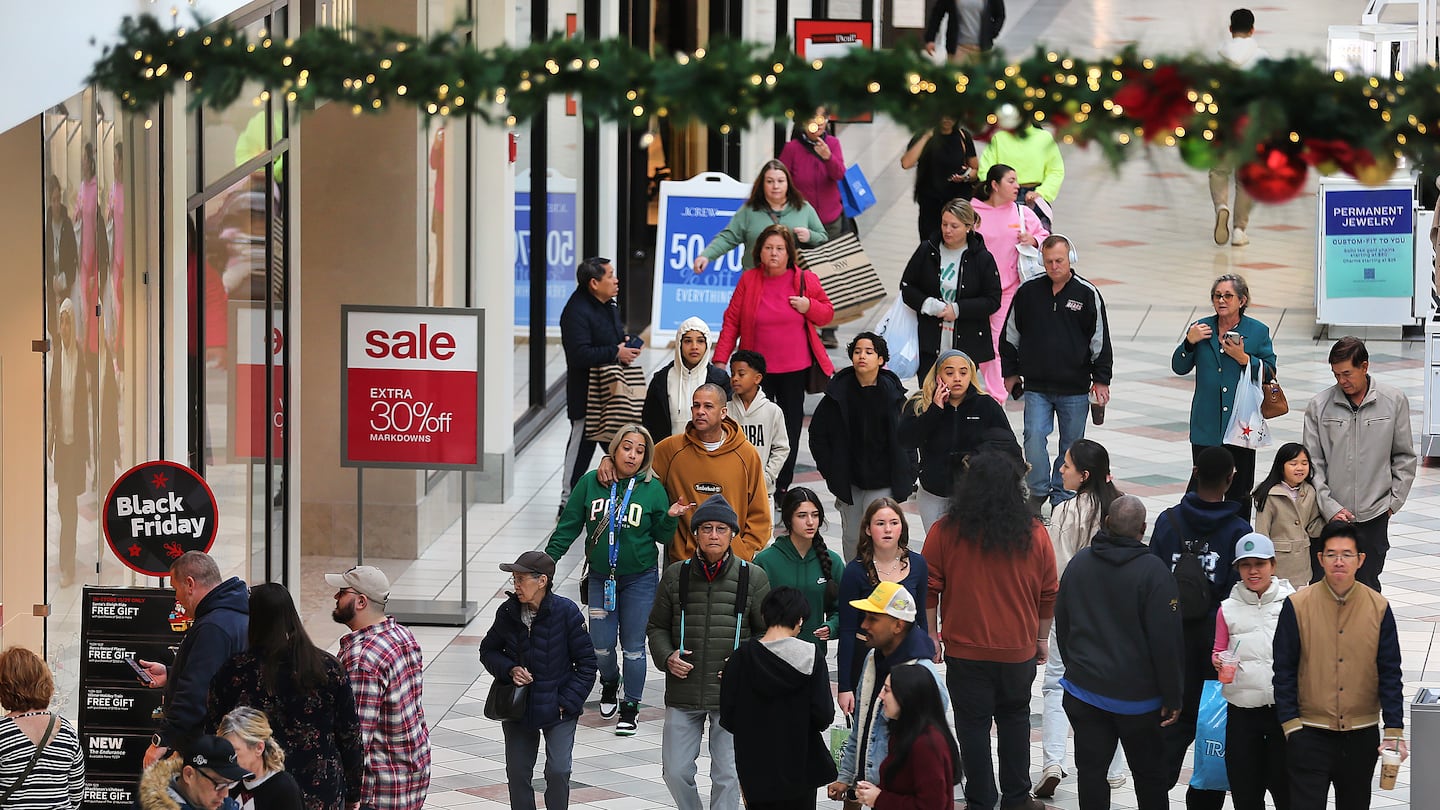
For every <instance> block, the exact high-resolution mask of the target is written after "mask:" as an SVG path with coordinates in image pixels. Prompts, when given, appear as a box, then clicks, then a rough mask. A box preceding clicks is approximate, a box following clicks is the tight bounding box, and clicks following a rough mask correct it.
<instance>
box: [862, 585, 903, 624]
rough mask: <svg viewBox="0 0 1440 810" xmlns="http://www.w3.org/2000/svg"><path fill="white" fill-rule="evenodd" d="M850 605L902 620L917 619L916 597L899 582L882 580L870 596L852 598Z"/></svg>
mask: <svg viewBox="0 0 1440 810" xmlns="http://www.w3.org/2000/svg"><path fill="white" fill-rule="evenodd" d="M850 607H853V608H855V609H856V610H863V611H865V612H866V613H883V614H885V615H886V616H894V617H895V618H897V619H900V620H901V621H906V622H913V621H915V597H913V596H911V595H910V592H909V591H907V590H905V586H904V585H901V584H900V583H898V582H882V583H880V584H879V585H876V586H875V590H873V591H871V592H870V596H869V597H867V598H865V599H855V600H852V601H851V602H850Z"/></svg>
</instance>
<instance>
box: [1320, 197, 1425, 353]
mask: <svg viewBox="0 0 1440 810" xmlns="http://www.w3.org/2000/svg"><path fill="white" fill-rule="evenodd" d="M1317 196H1318V199H1319V205H1318V206H1317V210H1316V216H1317V223H1316V224H1317V226H1318V227H1317V232H1318V243H1317V246H1316V247H1317V262H1316V268H1317V271H1316V276H1315V320H1316V322H1317V323H1320V324H1328V325H1332V326H1410V325H1413V324H1415V323H1416V317H1415V297H1416V292H1417V290H1419V291H1420V294H1421V295H1423V296H1425V297H1427V298H1428V296H1429V284H1428V280H1427V283H1426V284H1425V285H1424V286H1417V285H1416V262H1415V243H1416V227H1417V221H1416V215H1415V214H1416V210H1417V208H1418V205H1417V201H1416V198H1415V184H1414V181H1413V180H1411V178H1410V176H1409V172H1408V171H1405V172H1402V173H1397V175H1396V177H1395V178H1394V179H1392V180H1391V181H1390V182H1389V183H1386V184H1385V185H1383V186H1366V185H1362V184H1361V183H1360V182H1359V181H1358V180H1355V179H1354V178H1351V177H1338V176H1337V177H1321V178H1320V188H1319V191H1318V192H1317ZM1428 227H1429V226H1428V225H1426V228H1427V229H1428Z"/></svg>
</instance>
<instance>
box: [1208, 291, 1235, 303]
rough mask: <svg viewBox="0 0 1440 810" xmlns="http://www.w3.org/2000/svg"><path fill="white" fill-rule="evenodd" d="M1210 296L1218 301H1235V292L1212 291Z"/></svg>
mask: <svg viewBox="0 0 1440 810" xmlns="http://www.w3.org/2000/svg"><path fill="white" fill-rule="evenodd" d="M1210 297H1211V298H1212V299H1214V300H1216V301H1234V300H1235V297H1236V296H1235V293H1230V292H1227V293H1212V294H1211V295H1210Z"/></svg>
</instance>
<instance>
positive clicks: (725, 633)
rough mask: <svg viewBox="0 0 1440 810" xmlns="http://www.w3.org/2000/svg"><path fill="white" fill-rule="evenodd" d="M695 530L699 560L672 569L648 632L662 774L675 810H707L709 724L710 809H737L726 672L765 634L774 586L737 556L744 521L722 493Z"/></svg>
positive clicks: (699, 513) (694, 520) (694, 523)
mask: <svg viewBox="0 0 1440 810" xmlns="http://www.w3.org/2000/svg"><path fill="white" fill-rule="evenodd" d="M690 528H691V529H692V530H693V531H694V532H695V540H696V548H695V556H694V557H693V558H691V559H689V560H683V561H681V562H676V563H671V564H670V566H669V567H668V568H666V569H665V573H664V574H663V575H662V576H661V577H660V587H659V589H658V591H657V592H656V594H655V605H654V607H653V608H652V609H651V611H650V623H649V626H648V627H647V628H646V635H647V636H648V637H649V641H650V655H651V657H652V660H654V661H655V664H656V665H657V666H658V667H660V668H661V669H662V670H663V671H664V672H665V730H664V735H663V736H662V738H661V747H660V768H661V773H662V775H663V776H664V778H665V785H666V786H667V787H668V788H670V795H671V796H672V797H673V798H674V799H675V806H676V807H677V808H679V810H701V807H702V805H701V803H700V791H699V789H698V788H697V787H696V785H695V771H696V767H695V761H696V758H697V757H698V756H699V755H700V736H701V734H702V733H703V732H704V730H705V725H706V720H707V719H708V720H709V725H710V808H711V810H736V808H738V807H739V806H740V782H739V779H738V777H737V776H736V773H735V745H734V740H733V738H732V737H731V736H730V732H728V731H726V730H725V729H723V728H721V727H720V672H721V670H723V669H724V668H725V661H726V659H727V658H729V657H730V654H731V653H732V652H734V651H735V648H736V647H738V646H740V642H742V641H744V640H745V639H748V638H749V637H750V635H751V634H752V633H754V634H757V635H758V634H759V633H761V632H763V631H764V630H765V622H764V619H762V618H761V616H760V603H761V602H762V601H764V599H765V596H766V594H768V593H769V592H770V581H769V580H768V579H766V577H765V572H764V571H763V570H761V569H760V568H759V566H755V565H750V564H749V563H747V562H745V561H744V560H742V559H740V558H738V557H736V556H735V555H733V554H731V553H730V541H731V539H732V538H733V537H734V536H735V535H736V534H737V533H739V531H740V520H739V518H738V517H737V516H736V514H735V510H734V509H733V508H731V506H730V504H729V503H727V502H726V501H725V498H724V497H722V496H721V495H718V494H716V495H712V496H710V498H709V499H708V500H706V501H705V502H704V503H702V504H700V506H699V508H697V509H696V510H695V514H694V515H693V516H692V517H691V518H690Z"/></svg>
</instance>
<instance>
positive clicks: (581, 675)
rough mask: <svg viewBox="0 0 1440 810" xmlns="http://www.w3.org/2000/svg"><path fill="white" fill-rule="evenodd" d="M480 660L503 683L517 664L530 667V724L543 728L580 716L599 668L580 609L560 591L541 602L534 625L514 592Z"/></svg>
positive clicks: (498, 616)
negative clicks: (522, 614) (527, 622)
mask: <svg viewBox="0 0 1440 810" xmlns="http://www.w3.org/2000/svg"><path fill="white" fill-rule="evenodd" d="M480 663H481V664H484V665H485V669H487V670H489V672H490V674H491V675H493V676H495V679H496V680H498V681H506V682H509V681H510V670H511V669H513V668H515V667H517V666H523V667H525V668H526V669H528V670H530V676H531V677H532V678H534V683H532V684H531V685H530V694H529V696H528V698H527V701H528V703H527V705H526V707H525V725H527V726H529V727H530V728H538V729H546V728H549V727H551V726H553V725H555V724H556V723H559V722H560V721H561V720H567V719H569V718H572V717H579V716H580V714H581V713H582V712H583V711H584V709H585V698H586V697H588V696H589V695H590V687H592V686H594V685H595V672H596V670H597V668H598V665H597V663H596V660H595V644H594V642H592V641H591V640H590V633H589V632H588V631H587V630H586V629H585V620H584V619H583V618H582V617H581V616H580V609H579V608H577V607H576V606H575V603H574V602H571V601H570V600H569V599H566V598H565V597H563V596H560V595H559V594H555V593H550V594H546V596H545V598H544V599H542V600H540V609H539V610H537V611H536V612H535V620H534V621H533V622H531V625H530V626H529V627H526V626H525V623H524V622H523V621H521V620H520V599H519V597H517V596H516V595H515V594H513V593H512V594H510V598H509V599H506V600H505V603H504V604H502V605H501V606H500V609H499V610H497V611H496V612H495V623H494V624H492V625H490V630H489V632H487V633H486V634H485V638H484V639H483V640H481V642H480Z"/></svg>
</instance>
